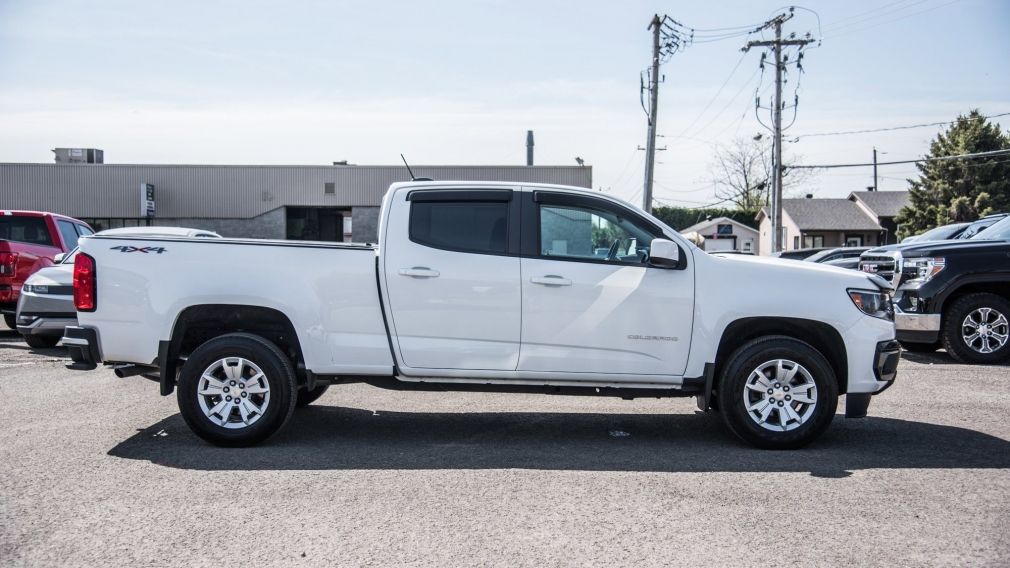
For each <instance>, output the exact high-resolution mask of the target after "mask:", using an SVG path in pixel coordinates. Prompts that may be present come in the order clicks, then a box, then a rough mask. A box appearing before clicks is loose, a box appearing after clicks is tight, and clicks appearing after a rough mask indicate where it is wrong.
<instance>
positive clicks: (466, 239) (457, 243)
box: [410, 201, 509, 254]
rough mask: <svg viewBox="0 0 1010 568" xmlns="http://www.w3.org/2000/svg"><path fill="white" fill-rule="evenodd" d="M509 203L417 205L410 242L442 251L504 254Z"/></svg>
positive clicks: (418, 203) (412, 218) (412, 206)
mask: <svg viewBox="0 0 1010 568" xmlns="http://www.w3.org/2000/svg"><path fill="white" fill-rule="evenodd" d="M508 206H509V204H508V203H507V202H504V201H503V202H487V201H480V202H457V201H432V202H414V203H412V204H411V207H410V240H412V241H414V242H416V243H418V244H422V245H426V246H430V247H434V248H440V249H446V250H455V251H461V252H475V253H481V254H505V247H506V243H507V242H508Z"/></svg>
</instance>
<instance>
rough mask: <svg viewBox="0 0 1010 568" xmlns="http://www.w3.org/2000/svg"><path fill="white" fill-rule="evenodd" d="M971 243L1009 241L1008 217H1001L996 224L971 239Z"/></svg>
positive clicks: (1009, 225) (1009, 218)
mask: <svg viewBox="0 0 1010 568" xmlns="http://www.w3.org/2000/svg"><path fill="white" fill-rule="evenodd" d="M970 240H973V241H1010V217H1003V218H1002V219H1000V221H999V222H998V223H996V224H995V225H993V226H991V227H989V228H987V229H986V230H984V231H981V232H979V233H976V234H975V236H973V237H971V239H970Z"/></svg>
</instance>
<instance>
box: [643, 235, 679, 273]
mask: <svg viewBox="0 0 1010 568" xmlns="http://www.w3.org/2000/svg"><path fill="white" fill-rule="evenodd" d="M649 264H651V265H653V266H658V267H661V268H677V267H678V266H680V247H678V246H677V243H675V242H673V241H671V240H668V239H652V244H651V245H649Z"/></svg>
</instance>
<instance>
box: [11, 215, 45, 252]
mask: <svg viewBox="0 0 1010 568" xmlns="http://www.w3.org/2000/svg"><path fill="white" fill-rule="evenodd" d="M0 239H4V240H8V241H17V242H19V243H30V244H33V245H43V246H49V247H51V246H53V240H52V239H51V238H50V237H49V229H48V228H47V227H46V221H45V219H43V218H42V217H21V216H9V215H4V216H2V217H0Z"/></svg>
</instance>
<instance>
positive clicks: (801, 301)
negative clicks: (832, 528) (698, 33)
mask: <svg viewBox="0 0 1010 568" xmlns="http://www.w3.org/2000/svg"><path fill="white" fill-rule="evenodd" d="M74 270H75V274H74V299H75V303H76V308H77V310H78V320H79V325H78V326H75V327H68V328H67V331H66V336H65V338H64V344H66V345H67V346H69V347H70V351H71V355H72V358H73V359H74V361H75V365H76V366H77V367H79V368H90V369H93V368H95V367H96V366H97V364H98V363H105V364H106V365H113V366H115V371H116V374H117V375H119V376H130V375H143V376H145V377H147V378H150V379H153V380H156V381H158V382H160V384H161V394H162V395H168V394H171V393H172V392H173V391H177V393H178V395H177V396H178V403H179V409H180V412H181V413H182V416H183V418H184V419H185V420H186V422H187V423H188V424H189V426H190V427H191V428H192V429H193V431H194V432H196V433H197V434H198V435H199V436H201V437H203V438H204V439H206V440H208V441H210V442H212V443H215V444H219V445H224V446H244V445H250V444H254V443H257V442H260V441H262V440H263V439H265V438H267V437H268V436H270V435H271V434H273V433H274V432H276V431H277V430H278V429H280V428H281V427H282V426H283V425H284V424H285V422H287V420H288V418H290V416H291V415H292V412H293V411H294V409H295V408H296V407H297V406H303V405H305V404H309V403H310V402H312V401H313V400H315V399H317V398H318V397H319V395H321V394H322V393H323V391H325V390H326V389H327V388H328V387H329V385H331V384H334V383H338V382H341V381H343V382H350V381H362V382H366V383H369V384H373V385H376V386H380V387H385V388H390V389H396V390H406V389H421V390H484V391H495V392H516V391H520V392H531V391H536V392H546V393H558V394H586V395H604V396H620V397H625V398H632V397H665V396H695V397H697V399H698V404H699V406H700V407H701V408H702V409H703V410H709V409H715V410H718V411H719V412H721V414H722V416H723V417H724V418H725V423H726V425H727V426H728V427H729V429H730V430H731V431H732V432H734V433H735V434H737V435H738V436H739V437H741V438H743V439H744V440H746V441H748V442H750V443H752V444H755V445H757V446H760V447H766V448H794V447H799V446H802V445H804V444H806V443H808V442H810V441H811V440H813V439H815V438H816V437H817V436H818V435H819V434H820V433H821V432H823V431H824V430H825V428H827V426H828V425H829V424H830V423H831V420H832V419H833V418H834V414H835V410H836V408H837V403H838V397H839V395H843V394H844V395H847V396H848V399H847V404H846V414H847V416H849V417H862V416H865V414H866V410H867V407H868V406H869V402H870V396H871V395H873V394H876V393H878V392H880V391H882V390H884V389H886V388H887V387H888V386H890V385H891V384H892V382H893V381H894V378H895V374H896V367H897V363H898V360H899V358H900V348H899V347H898V344H897V342H896V341H894V324H893V321H892V319H893V316H892V312H891V304H890V295H889V289H888V288H887V284H886V283H885V282H884V281H883V280H881V279H879V278H877V277H874V276H869V275H865V274H862V273H859V272H856V271H847V270H842V269H837V268H831V267H823V266H820V265H816V264H811V263H803V262H794V261H785V260H772V259H763V258H755V257H749V258H748V257H745V256H736V255H734V256H717V255H709V254H707V253H705V252H703V251H701V250H699V249H698V248H697V247H695V246H694V245H692V244H690V243H689V242H687V241H686V240H684V239H683V238H682V237H681V236H680V235H679V234H678V233H677V232H676V231H674V230H673V229H671V228H669V227H667V226H666V225H664V224H663V223H662V222H661V221H659V220H657V219H656V218H654V217H652V216H650V215H648V214H646V213H644V212H642V211H641V210H638V209H636V208H634V207H632V206H630V205H628V204H627V203H624V202H622V201H620V200H617V199H614V198H612V197H609V196H606V195H603V194H600V193H595V192H588V191H585V190H579V189H575V188H570V187H560V186H548V185H528V184H513V183H487V182H473V183H466V182H447V183H438V182H420V181H418V182H409V183H397V184H394V185H393V186H392V187H390V189H389V191H388V193H387V194H386V196H385V199H384V201H383V205H382V212H381V218H380V226H379V244H378V246H373V245H366V244H330V243H308V242H291V241H262V240H244V239H189V238H151V237H136V238H127V237H104V236H95V237H90V238H86V239H82V241H81V253H80V254H79V255H78V256H77V259H76V263H75V268H74Z"/></svg>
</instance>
